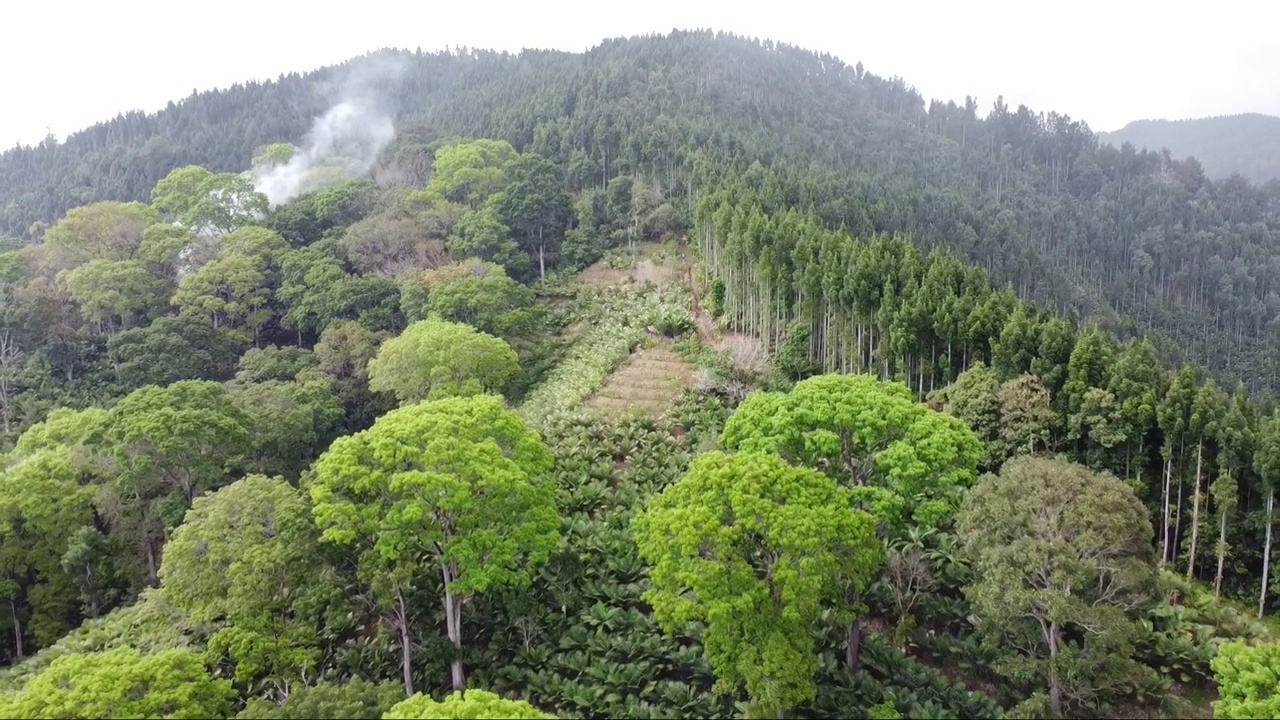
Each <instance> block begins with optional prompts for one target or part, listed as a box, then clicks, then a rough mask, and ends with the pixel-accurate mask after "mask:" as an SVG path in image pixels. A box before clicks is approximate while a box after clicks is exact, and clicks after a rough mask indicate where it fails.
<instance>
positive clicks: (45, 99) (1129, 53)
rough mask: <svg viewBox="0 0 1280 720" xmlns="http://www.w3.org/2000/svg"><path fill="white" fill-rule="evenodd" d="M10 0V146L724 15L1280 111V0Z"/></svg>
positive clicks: (1157, 114)
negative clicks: (260, 84) (183, 101)
mask: <svg viewBox="0 0 1280 720" xmlns="http://www.w3.org/2000/svg"><path fill="white" fill-rule="evenodd" d="M326 5H327V3H321V2H307V3H301V2H285V1H283V0H251V1H250V0H221V2H217V3H199V4H197V3H195V2H191V3H185V2H184V3H174V2H158V1H157V0H116V2H110V3H105V2H102V3H100V2H92V0H82V1H81V2H67V1H66V0H41V1H40V2H37V1H36V0H7V2H5V3H4V6H3V8H2V9H0V27H4V29H5V33H4V35H5V39H4V41H3V42H0V98H3V99H4V100H5V102H4V107H3V108H0V148H7V147H12V145H13V143H14V142H15V141H21V142H24V143H35V142H39V141H40V140H41V139H43V137H44V135H45V132H46V127H48V128H49V129H51V130H52V131H53V132H54V133H55V134H57V135H58V136H59V137H64V136H65V135H66V134H67V133H69V132H73V131H75V130H79V129H81V128H83V127H85V126H87V125H91V124H93V123H94V122H97V121H100V120H107V119H109V118H112V117H114V116H115V115H116V114H117V113H119V112H122V111H126V110H131V109H142V110H147V111H156V110H159V109H161V108H163V107H164V106H165V104H166V103H167V102H168V101H170V100H177V99H180V98H182V97H185V96H187V95H189V94H190V93H191V91H192V90H193V89H199V90H207V89H211V88H215V87H226V86H228V85H230V84H233V83H235V82H242V81H246V80H250V79H268V78H274V77H277V76H278V75H279V74H280V73H282V72H291V71H300V72H302V71H307V70H311V69H314V68H317V67H320V66H322V65H327V64H331V63H335V62H339V61H342V60H344V59H346V58H349V57H351V56H354V55H358V54H361V53H363V52H366V51H369V50H374V49H377V48H380V47H404V48H408V49H413V48H415V47H419V46H420V47H422V49H423V50H436V49H441V48H445V47H452V46H455V45H458V46H468V47H484V48H493V49H498V50H504V49H505V50H512V51H518V50H519V49H521V48H522V47H551V48H557V49H563V50H572V51H581V50H585V49H586V48H588V47H591V46H593V45H595V44H597V43H599V41H600V40H602V39H604V38H607V37H616V36H621V35H636V34H645V33H650V32H660V33H666V32H670V31H671V30H672V29H673V28H680V29H696V28H712V29H718V30H727V31H732V32H735V33H739V34H743V35H748V36H755V37H761V38H771V39H774V40H779V41H784V42H789V43H792V44H796V45H800V46H802V47H805V48H808V49H813V50H817V51H824V52H830V53H831V54H833V55H835V56H837V57H839V58H841V59H843V60H844V61H845V62H847V63H849V64H853V63H855V62H857V61H859V60H861V61H862V63H863V65H864V66H865V67H866V68H867V70H869V71H871V72H874V73H876V74H879V75H884V76H890V75H900V76H902V77H903V78H905V79H906V80H907V82H909V83H911V84H913V85H915V86H916V88H918V89H919V90H920V91H921V93H922V94H923V95H924V96H925V97H926V98H934V97H936V98H940V99H944V100H947V99H955V100H957V101H959V100H962V99H963V97H964V96H965V95H966V94H969V95H974V96H975V97H976V98H977V99H978V103H979V108H980V112H981V113H983V114H985V113H986V112H987V110H989V109H990V107H991V104H992V102H994V100H995V98H996V96H997V95H999V94H1003V95H1004V97H1005V102H1006V103H1008V104H1009V105H1010V107H1011V108H1016V107H1017V105H1018V104H1019V103H1026V104H1027V105H1028V106H1030V107H1031V108H1032V109H1033V110H1036V111H1045V112H1047V111H1049V110H1057V111H1058V112H1063V113H1066V114H1069V115H1071V116H1072V117H1073V118H1077V119H1083V120H1085V121H1086V122H1088V123H1089V125H1090V127H1092V128H1093V129H1094V130H1114V129H1117V128H1119V127H1121V126H1123V125H1124V124H1125V123H1127V122H1129V121H1130V120H1135V119H1140V118H1153V117H1154V118H1185V117H1200V116H1204V115H1222V114H1232V113H1238V112H1264V113H1270V114H1275V115H1280V33H1278V32H1277V30H1278V29H1280V3H1276V2H1272V0H1250V1H1248V2H1241V1H1239V0H1216V1H1215V2H1210V3H1205V2H1197V3H1187V4H1185V5H1183V4H1170V3H1164V2H1149V1H1145V2H1138V1H1136V0H1110V1H1109V2H1099V1H1098V0H1075V1H1074V2H1066V3H1062V2H1054V3H1047V2H1046V3H1032V2H1008V1H1006V2H996V1H994V0H970V1H969V2H954V1H950V2H948V1H945V0H942V1H939V0H912V1H910V2H907V1H905V0H880V1H878V2H867V1H866V0H844V1H843V2H841V0H822V1H821V2H818V1H814V0H787V1H786V2H770V3H759V4H749V3H744V2H741V1H739V2H724V1H723V0H718V1H716V2H696V1H695V0H642V1H636V0H622V2H618V3H609V2H600V1H598V0H596V1H592V2H585V1H582V0H576V1H575V0H541V1H538V2H533V1H528V0H526V1H525V2H510V1H509V0H504V1H503V2H497V1H491V2H476V1H472V2H451V1H450V0H434V1H427V2H423V1H421V0H419V1H416V2H415V0H394V1H393V0H357V1H356V2H346V3H336V2H335V3H333V4H332V5H330V7H333V8H334V10H333V12H321V10H320V9H321V8H323V7H325V6H326Z"/></svg>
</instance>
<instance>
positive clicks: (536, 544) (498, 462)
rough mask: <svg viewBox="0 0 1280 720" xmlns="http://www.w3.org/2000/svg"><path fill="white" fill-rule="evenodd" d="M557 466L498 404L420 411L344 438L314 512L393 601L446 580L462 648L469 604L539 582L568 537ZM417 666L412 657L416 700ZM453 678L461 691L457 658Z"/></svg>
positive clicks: (462, 403) (452, 625) (482, 399)
mask: <svg viewBox="0 0 1280 720" xmlns="http://www.w3.org/2000/svg"><path fill="white" fill-rule="evenodd" d="M551 462H552V461H551V453H550V452H549V451H548V450H547V447H546V445H544V444H543V442H542V440H541V438H539V437H538V436H537V435H536V434H535V433H534V432H533V431H531V430H529V429H528V428H527V427H526V426H525V424H524V423H523V421H521V420H520V418H519V416H517V415H516V414H515V413H513V412H510V411H508V410H505V409H504V408H503V407H502V401H501V399H499V398H496V397H493V396H491V395H478V396H473V397H467V398H448V399H445V400H436V401H433V402H424V403H419V404H417V405H410V406H408V407H403V408H400V409H398V410H393V411H392V412H390V413H387V414H386V415H383V416H382V417H381V418H379V419H378V420H377V422H375V423H374V424H373V427H371V428H369V429H368V430H365V431H363V432H360V433H356V434H355V435H351V436H348V437H344V438H339V439H338V440H336V441H334V443H333V445H332V446H331V447H330V448H329V450H328V451H327V452H326V453H325V454H324V455H322V456H321V457H320V459H319V460H318V461H316V465H315V472H314V478H313V484H312V485H311V488H310V492H311V499H312V501H313V503H314V508H313V512H314V515H315V519H316V522H317V524H319V526H320V528H321V529H322V530H323V538H324V539H325V540H327V541H329V542H333V543H336V544H339V545H352V544H355V545H357V547H358V552H359V557H360V565H361V572H362V574H363V576H364V578H365V579H366V580H367V581H368V582H369V583H370V584H371V585H372V586H373V587H374V590H375V593H377V594H378V595H379V596H381V597H382V598H383V599H384V601H386V602H388V603H396V602H400V603H402V602H403V593H404V591H405V589H406V588H407V587H409V584H410V583H412V582H413V581H414V578H415V577H416V576H417V575H419V574H421V573H424V572H434V573H438V574H439V575H440V576H441V577H442V578H443V580H444V592H445V606H446V610H447V615H448V617H447V620H448V622H447V623H446V624H447V627H448V629H449V636H450V640H451V641H452V642H453V645H454V648H455V650H456V651H460V650H461V644H462V626H461V612H462V607H463V605H464V604H465V601H466V599H467V598H469V597H471V596H473V595H474V594H476V593H481V592H485V591H486V590H489V589H490V588H493V587H500V586H510V585H526V584H528V583H529V582H530V581H531V573H532V571H533V569H534V568H536V567H537V566H538V565H539V564H541V563H542V562H544V561H545V560H546V558H547V556H548V555H549V554H550V552H551V550H552V548H554V547H555V546H556V544H557V543H558V542H559V540H560V517H559V514H558V513H557V511H556V504H555V497H554V495H553V492H552V488H551V486H550V485H549V484H547V482H546V481H545V477H544V476H545V474H546V473H547V472H548V471H550V469H551ZM402 631H403V628H402ZM402 642H403V640H402ZM408 661H409V658H408V653H407V652H406V653H405V657H404V659H403V660H402V664H403V665H405V666H406V669H405V686H406V690H408V692H412V689H411V687H410V686H411V682H410V681H409V673H408V671H407V665H408ZM453 672H454V684H455V686H457V685H460V684H461V682H462V680H461V677H462V676H461V673H462V670H461V664H460V660H459V659H458V658H457V657H456V656H455V660H454V669H453ZM456 689H460V688H456Z"/></svg>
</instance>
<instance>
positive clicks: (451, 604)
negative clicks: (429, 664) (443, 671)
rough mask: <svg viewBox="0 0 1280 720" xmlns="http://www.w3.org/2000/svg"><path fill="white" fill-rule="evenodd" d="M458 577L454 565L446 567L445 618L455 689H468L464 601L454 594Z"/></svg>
mask: <svg viewBox="0 0 1280 720" xmlns="http://www.w3.org/2000/svg"><path fill="white" fill-rule="evenodd" d="M456 575H457V571H456V569H455V568H454V567H453V564H452V563H449V564H447V565H445V567H444V618H445V628H446V630H447V631H448V633H449V642H450V643H452V644H453V660H452V662H451V663H450V664H449V669H450V672H451V675H452V680H453V689H454V690H462V689H464V688H465V687H466V684H467V679H466V675H464V674H463V672H462V599H461V598H459V597H456V596H455V595H454V594H453V578H454V577H455V576H456Z"/></svg>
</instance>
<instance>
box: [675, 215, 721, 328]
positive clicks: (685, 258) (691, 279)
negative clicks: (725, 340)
mask: <svg viewBox="0 0 1280 720" xmlns="http://www.w3.org/2000/svg"><path fill="white" fill-rule="evenodd" d="M680 259H681V261H682V262H683V263H684V274H685V279H686V280H687V281H688V283H689V291H690V292H691V293H692V294H693V307H692V308H691V310H692V311H693V319H694V321H695V322H696V323H697V325H698V337H699V338H700V339H701V340H702V342H704V343H706V344H708V345H714V344H715V335H716V329H715V324H714V323H713V322H711V316H709V315H708V314H707V313H705V312H703V310H702V302H701V301H700V300H699V295H698V278H697V277H696V276H694V273H693V261H692V260H691V259H690V258H689V239H688V238H687V237H685V236H683V235H682V236H680Z"/></svg>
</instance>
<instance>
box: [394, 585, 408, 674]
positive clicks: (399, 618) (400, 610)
mask: <svg viewBox="0 0 1280 720" xmlns="http://www.w3.org/2000/svg"><path fill="white" fill-rule="evenodd" d="M394 619H395V624H396V629H397V630H399V631H400V672H401V673H402V674H403V675H404V694H405V697H411V696H412V695H413V644H412V643H411V641H410V640H409V608H408V605H407V604H406V603H405V601H404V593H402V592H400V591H399V590H397V591H396V607H395V610H394Z"/></svg>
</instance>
